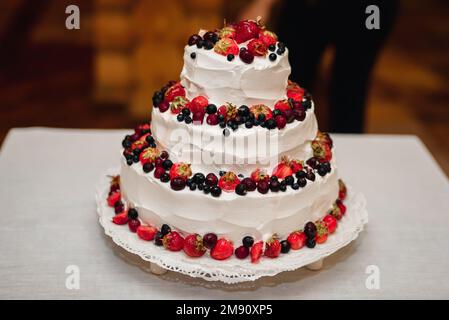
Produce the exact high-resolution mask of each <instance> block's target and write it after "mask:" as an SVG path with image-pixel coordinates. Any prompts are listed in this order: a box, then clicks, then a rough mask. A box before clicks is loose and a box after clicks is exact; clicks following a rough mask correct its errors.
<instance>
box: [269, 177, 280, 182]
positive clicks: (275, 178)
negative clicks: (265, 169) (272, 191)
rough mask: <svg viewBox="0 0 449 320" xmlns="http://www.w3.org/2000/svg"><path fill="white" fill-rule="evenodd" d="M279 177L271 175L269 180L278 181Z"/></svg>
mask: <svg viewBox="0 0 449 320" xmlns="http://www.w3.org/2000/svg"><path fill="white" fill-rule="evenodd" d="M278 180H279V179H278V177H276V176H271V177H270V181H278Z"/></svg>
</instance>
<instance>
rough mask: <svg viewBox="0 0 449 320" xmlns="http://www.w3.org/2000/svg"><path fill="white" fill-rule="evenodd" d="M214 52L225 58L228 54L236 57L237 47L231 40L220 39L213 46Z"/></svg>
mask: <svg viewBox="0 0 449 320" xmlns="http://www.w3.org/2000/svg"><path fill="white" fill-rule="evenodd" d="M214 51H215V52H216V53H218V54H221V55H222V56H227V55H228V54H233V55H238V54H239V46H238V44H237V43H236V42H235V41H234V40H233V39H231V38H221V39H220V40H218V41H217V43H216V44H215V46H214Z"/></svg>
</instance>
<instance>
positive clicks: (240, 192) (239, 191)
mask: <svg viewBox="0 0 449 320" xmlns="http://www.w3.org/2000/svg"><path fill="white" fill-rule="evenodd" d="M246 192H247V190H246V187H245V185H244V184H243V183H239V184H238V185H237V186H236V187H235V193H237V194H238V195H239V196H244V195H246Z"/></svg>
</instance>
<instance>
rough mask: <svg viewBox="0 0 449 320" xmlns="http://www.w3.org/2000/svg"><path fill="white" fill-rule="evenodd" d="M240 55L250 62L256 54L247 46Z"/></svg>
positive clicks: (242, 58) (246, 61) (244, 60)
mask: <svg viewBox="0 0 449 320" xmlns="http://www.w3.org/2000/svg"><path fill="white" fill-rule="evenodd" d="M239 57H240V60H242V61H243V62H245V63H248V64H250V63H252V62H253V61H254V54H253V53H252V52H251V51H249V50H247V49H245V48H244V49H243V50H240V53H239Z"/></svg>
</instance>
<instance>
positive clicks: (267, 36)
mask: <svg viewBox="0 0 449 320" xmlns="http://www.w3.org/2000/svg"><path fill="white" fill-rule="evenodd" d="M259 39H260V40H262V41H263V43H265V45H266V46H267V47H268V46H270V45H272V44H276V42H277V41H278V36H277V35H276V34H275V33H274V32H272V31H268V30H266V29H261V30H260V31H259Z"/></svg>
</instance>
